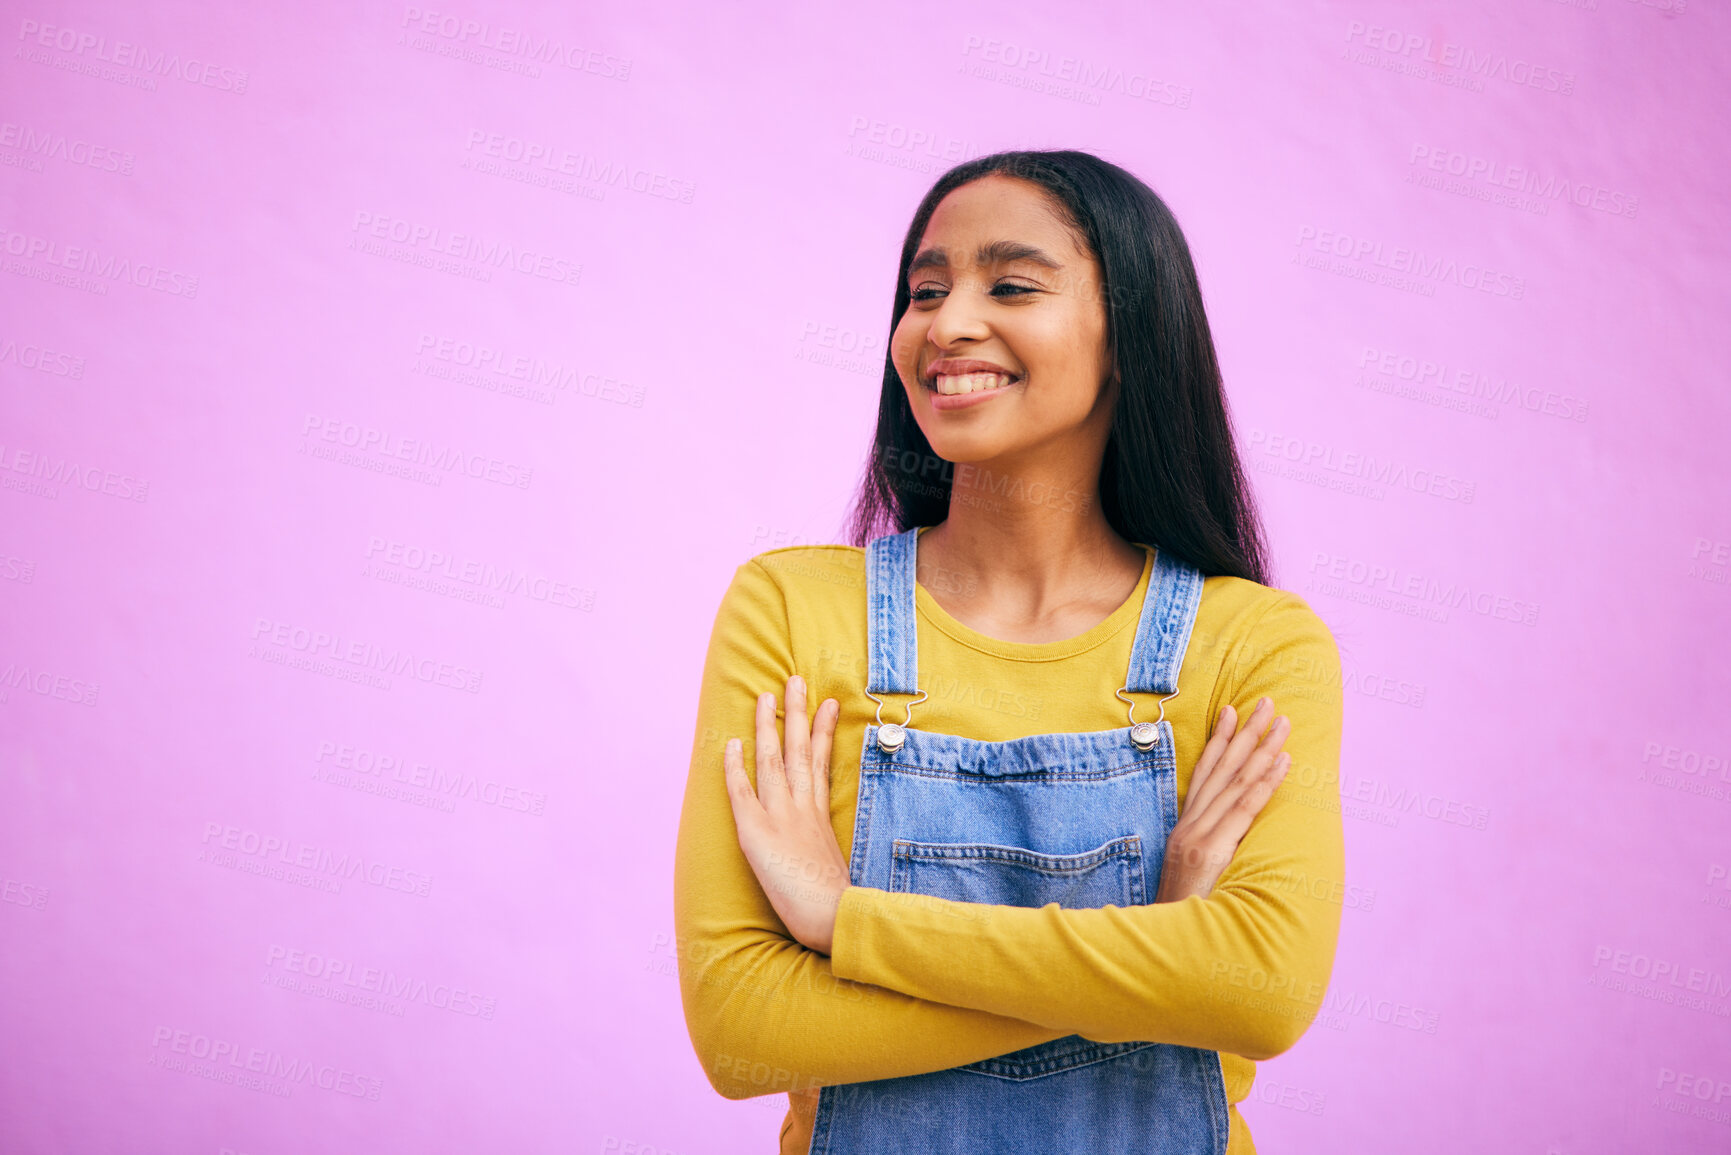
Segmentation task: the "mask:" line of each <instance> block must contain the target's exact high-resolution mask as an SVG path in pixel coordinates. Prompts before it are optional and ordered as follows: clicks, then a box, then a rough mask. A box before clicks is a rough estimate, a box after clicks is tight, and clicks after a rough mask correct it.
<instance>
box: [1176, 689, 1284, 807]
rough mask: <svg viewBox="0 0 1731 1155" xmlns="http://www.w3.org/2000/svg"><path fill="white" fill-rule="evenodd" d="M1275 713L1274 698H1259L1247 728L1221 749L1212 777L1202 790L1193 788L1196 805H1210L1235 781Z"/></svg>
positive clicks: (1212, 767) (1210, 775)
mask: <svg viewBox="0 0 1731 1155" xmlns="http://www.w3.org/2000/svg"><path fill="white" fill-rule="evenodd" d="M1273 713H1274V702H1273V700H1272V699H1270V698H1261V699H1258V701H1257V703H1256V707H1255V708H1254V709H1253V710H1251V711H1250V717H1249V718H1247V719H1246V720H1245V722H1244V727H1243V729H1241V730H1239V731H1237V732H1236V733H1234V734H1232V735H1231V736H1230V738H1229V740H1228V741H1227V743H1226V747H1225V749H1224V750H1222V751H1221V752H1220V756H1219V759H1218V761H1217V762H1216V763H1214V764H1213V765H1212V766H1211V767H1210V771H1209V775H1208V781H1207V782H1205V783H1204V784H1203V787H1202V789H1201V790H1200V791H1198V790H1196V789H1195V788H1194V787H1193V788H1192V791H1191V792H1192V793H1193V794H1195V795H1196V802H1195V805H1196V806H1197V807H1198V808H1199V809H1204V808H1206V807H1207V806H1208V805H1209V804H1210V803H1211V802H1213V801H1214V799H1216V798H1218V797H1219V796H1220V792H1221V791H1222V790H1224V789H1226V787H1227V786H1228V785H1229V784H1230V783H1231V782H1232V779H1233V776H1234V775H1235V774H1236V773H1237V771H1238V769H1239V767H1241V766H1243V765H1244V760H1245V759H1246V758H1247V757H1249V755H1250V752H1251V751H1252V750H1253V749H1254V748H1255V747H1256V740H1257V735H1258V734H1260V733H1262V729H1263V727H1264V726H1266V725H1267V724H1268V718H1269V716H1270V715H1271V714H1273Z"/></svg>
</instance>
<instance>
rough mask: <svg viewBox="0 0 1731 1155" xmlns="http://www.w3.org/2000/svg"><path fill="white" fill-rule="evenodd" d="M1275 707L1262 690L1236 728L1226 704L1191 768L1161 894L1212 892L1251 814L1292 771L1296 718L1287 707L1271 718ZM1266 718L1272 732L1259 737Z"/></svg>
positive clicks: (1176, 897) (1166, 898)
mask: <svg viewBox="0 0 1731 1155" xmlns="http://www.w3.org/2000/svg"><path fill="white" fill-rule="evenodd" d="M1273 713H1274V702H1273V700H1272V699H1270V698H1262V699H1261V700H1259V701H1258V702H1257V703H1256V709H1254V710H1253V711H1251V714H1250V720H1249V722H1247V723H1246V724H1245V726H1244V729H1243V730H1237V731H1236V732H1235V727H1236V725H1237V712H1236V711H1234V710H1233V708H1232V706H1231V704H1230V703H1229V704H1228V705H1227V706H1226V707H1225V708H1224V709H1223V710H1221V711H1220V717H1219V719H1218V720H1216V722H1215V725H1214V733H1213V735H1211V736H1210V737H1209V739H1208V743H1207V745H1205V746H1203V748H1202V754H1201V756H1200V757H1198V758H1197V759H1196V769H1195V770H1194V771H1192V773H1191V775H1190V789H1189V791H1188V792H1187V793H1186V794H1185V797H1184V809H1183V810H1182V811H1181V812H1180V813H1179V815H1178V823H1177V825H1175V826H1174V827H1173V828H1172V833H1171V835H1170V836H1169V837H1168V838H1167V839H1166V857H1165V861H1164V863H1163V865H1162V866H1161V868H1160V891H1159V893H1158V894H1157V895H1156V896H1155V898H1154V901H1155V902H1178V901H1180V900H1182V899H1186V898H1189V897H1190V896H1191V895H1196V896H1198V897H1200V898H1207V897H1208V895H1209V894H1210V893H1211V892H1212V891H1213V890H1214V884H1215V882H1217V881H1219V879H1220V874H1221V872H1222V871H1224V870H1225V869H1226V864H1227V863H1229V862H1231V861H1232V856H1233V855H1234V854H1236V853H1237V852H1238V844H1239V842H1240V841H1242V840H1243V838H1244V832H1245V831H1247V830H1249V829H1250V822H1251V820H1252V819H1253V818H1255V817H1256V816H1257V815H1258V814H1260V813H1261V812H1262V808H1263V806H1265V805H1267V803H1268V800H1269V799H1270V798H1272V797H1273V796H1274V790H1275V788H1276V787H1277V786H1279V785H1280V783H1281V781H1282V780H1283V779H1284V778H1285V777H1286V770H1287V767H1289V766H1290V765H1291V764H1292V756H1291V755H1290V754H1287V753H1284V752H1283V751H1281V749H1280V747H1281V744H1282V743H1284V742H1285V741H1286V736H1287V734H1288V733H1290V732H1291V729H1292V722H1291V720H1290V719H1288V718H1287V717H1286V716H1285V715H1281V716H1280V717H1277V718H1275V719H1274V722H1273V724H1272V725H1269V722H1268V718H1269V715H1270V714H1273ZM1264 726H1267V728H1268V733H1267V735H1266V736H1262V737H1261V740H1260V741H1258V736H1259V735H1262V730H1263V727H1264Z"/></svg>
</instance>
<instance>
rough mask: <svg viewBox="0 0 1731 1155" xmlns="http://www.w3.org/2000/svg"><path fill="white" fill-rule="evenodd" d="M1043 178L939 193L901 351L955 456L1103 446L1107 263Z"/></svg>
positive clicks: (909, 379)
mask: <svg viewBox="0 0 1731 1155" xmlns="http://www.w3.org/2000/svg"><path fill="white" fill-rule="evenodd" d="M1059 211H1060V210H1059V209H1058V208H1057V206H1056V205H1055V204H1054V203H1053V202H1052V201H1051V200H1050V199H1049V198H1048V196H1047V194H1046V193H1045V191H1044V190H1042V189H1041V188H1040V187H1039V186H1038V185H1035V184H1032V183H1030V182H1028V181H1024V180H1020V179H1017V178H1015V177H1008V176H1003V175H1001V174H993V175H991V176H986V177H982V178H980V179H979V180H976V181H971V182H970V183H968V184H965V185H963V186H962V187H960V188H958V189H956V190H954V191H953V192H951V193H949V194H948V195H947V196H945V197H944V199H943V200H942V201H941V202H939V204H938V207H937V209H936V210H935V211H934V212H933V213H932V216H931V219H930V220H929V221H928V222H927V224H926V230H925V233H924V235H923V236H922V237H921V238H920V242H919V245H918V246H917V247H916V249H915V250H914V258H913V261H912V263H911V265H910V267H909V269H908V289H909V293H910V297H911V300H910V301H909V304H908V309H907V312H905V313H904V314H902V318H901V321H900V323H899V324H897V326H896V329H895V333H894V334H893V335H892V337H891V343H892V347H891V358H892V359H893V361H894V363H895V367H896V372H897V373H898V374H899V375H900V377H901V381H902V387H903V389H905V390H906V392H907V396H908V403H909V404H910V405H911V406H912V407H913V412H914V420H915V421H917V422H918V423H919V427H920V430H921V431H922V432H923V433H924V434H925V435H926V439H927V440H928V441H930V442H931V444H932V449H933V450H934V451H935V452H936V453H937V454H938V456H940V457H942V458H945V459H946V460H949V461H953V462H958V463H962V462H967V463H975V462H983V461H992V460H1007V461H1027V462H1029V463H1030V464H1032V462H1033V460H1034V459H1036V458H1039V457H1042V456H1044V455H1045V454H1046V453H1048V452H1053V451H1055V452H1059V453H1087V452H1092V453H1093V455H1094V460H1095V464H1096V466H1097V464H1098V459H1099V456H1100V454H1101V453H1103V451H1104V445H1105V437H1106V432H1107V429H1108V427H1109V426H1110V422H1111V413H1112V404H1113V402H1114V400H1115V399H1116V387H1115V385H1114V384H1113V383H1112V381H1111V380H1109V379H1110V378H1111V377H1112V365H1111V360H1110V358H1109V356H1108V354H1107V351H1106V310H1105V306H1104V304H1103V302H1102V293H1101V292H1100V288H1099V286H1100V280H1101V278H1100V267H1099V262H1098V261H1096V260H1095V259H1094V257H1093V255H1092V254H1091V253H1089V252H1088V251H1087V249H1086V247H1085V245H1084V242H1083V241H1082V239H1081V238H1080V237H1079V236H1077V235H1076V233H1075V232H1074V230H1072V229H1071V227H1070V226H1069V225H1067V224H1066V223H1065V222H1064V220H1063V219H1062V218H1061V217H1060V216H1059Z"/></svg>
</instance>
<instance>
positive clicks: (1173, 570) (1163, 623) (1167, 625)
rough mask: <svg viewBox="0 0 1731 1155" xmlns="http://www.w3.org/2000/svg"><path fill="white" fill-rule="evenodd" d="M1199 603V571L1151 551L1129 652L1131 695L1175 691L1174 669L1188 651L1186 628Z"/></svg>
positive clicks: (1191, 623) (1126, 685)
mask: <svg viewBox="0 0 1731 1155" xmlns="http://www.w3.org/2000/svg"><path fill="white" fill-rule="evenodd" d="M1201 604H1202V572H1201V571H1200V570H1198V569H1196V568H1195V567H1194V566H1191V565H1188V564H1187V563H1185V562H1182V561H1179V560H1178V559H1177V558H1175V557H1173V556H1172V554H1171V553H1169V552H1168V551H1166V550H1163V549H1160V550H1156V551H1155V554H1154V571H1153V572H1152V573H1150V574H1149V575H1148V590H1147V592H1146V593H1145V594H1144V595H1143V598H1142V617H1141V619H1140V620H1139V621H1138V622H1137V624H1136V641H1135V643H1134V645H1132V647H1131V649H1130V675H1129V677H1128V678H1126V679H1125V681H1124V688H1125V689H1126V690H1127V691H1129V692H1130V693H1132V694H1172V693H1176V692H1177V690H1178V667H1179V666H1181V665H1183V664H1184V651H1185V650H1187V649H1188V648H1189V647H1190V630H1191V628H1192V627H1193V626H1194V625H1195V624H1196V609H1197V607H1198V606H1200V605H1201Z"/></svg>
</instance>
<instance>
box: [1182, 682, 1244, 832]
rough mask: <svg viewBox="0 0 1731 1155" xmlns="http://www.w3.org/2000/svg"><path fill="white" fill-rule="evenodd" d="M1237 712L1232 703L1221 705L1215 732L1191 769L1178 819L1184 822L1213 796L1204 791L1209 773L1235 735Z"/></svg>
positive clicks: (1215, 723) (1215, 721) (1215, 722)
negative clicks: (1234, 710)
mask: <svg viewBox="0 0 1731 1155" xmlns="http://www.w3.org/2000/svg"><path fill="white" fill-rule="evenodd" d="M1235 718H1236V714H1235V713H1234V712H1233V709H1232V703H1230V702H1228V703H1227V704H1226V705H1225V706H1223V707H1221V709H1220V714H1219V716H1218V717H1217V718H1216V719H1215V720H1214V732H1213V733H1212V734H1210V735H1209V736H1208V741H1207V742H1206V743H1205V744H1204V745H1203V747H1202V753H1201V754H1199V755H1198V756H1197V758H1196V765H1195V766H1193V767H1192V768H1191V770H1190V785H1189V786H1188V787H1187V788H1186V789H1185V791H1184V806H1183V808H1182V809H1180V810H1179V812H1178V820H1179V821H1180V822H1182V821H1183V820H1184V816H1185V815H1186V814H1189V813H1191V812H1192V811H1193V810H1195V809H1198V808H1200V806H1201V805H1202V804H1203V803H1204V802H1206V801H1207V799H1208V798H1209V797H1210V796H1211V795H1209V794H1205V793H1204V792H1203V787H1204V786H1206V785H1207V783H1208V778H1209V775H1210V774H1211V773H1212V772H1213V770H1214V767H1215V766H1216V765H1217V764H1218V763H1219V762H1220V755H1221V754H1223V753H1224V752H1225V751H1226V743H1227V741H1228V740H1230V739H1231V737H1232V735H1233V732H1234V730H1233V723H1234V720H1235Z"/></svg>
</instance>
